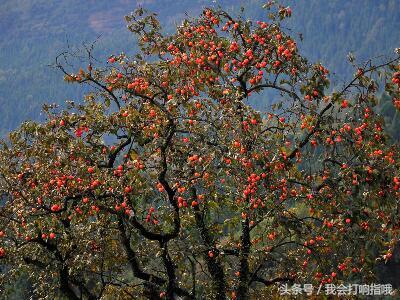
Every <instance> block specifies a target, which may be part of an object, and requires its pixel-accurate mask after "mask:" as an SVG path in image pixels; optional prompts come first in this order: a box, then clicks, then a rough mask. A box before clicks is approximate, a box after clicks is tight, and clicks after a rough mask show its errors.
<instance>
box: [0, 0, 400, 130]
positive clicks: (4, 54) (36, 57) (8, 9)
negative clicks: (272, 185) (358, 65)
mask: <svg viewBox="0 0 400 300" xmlns="http://www.w3.org/2000/svg"><path fill="white" fill-rule="evenodd" d="M262 2H263V1H261V0H250V1H243V0H216V1H214V0H213V1H210V0H196V1H187V0H174V1H171V0H162V1H148V0H141V1H133V0H114V1H94V0H88V1H80V0H68V1H50V0H35V1H25V0H3V1H1V3H0V8H1V10H0V11H1V18H0V27H1V28H2V30H1V32H0V37H1V38H0V49H1V50H0V90H1V91H2V93H1V94H0V106H1V111H0V135H1V137H5V136H6V134H7V132H8V131H10V130H13V129H15V128H17V127H18V125H19V124H20V123H21V122H22V121H24V120H27V119H30V120H35V121H39V120H43V117H42V115H40V110H41V107H42V104H43V103H53V102H55V103H58V104H63V102H64V100H65V99H82V97H83V94H84V91H83V90H82V89H80V88H79V87H78V86H74V85H69V86H65V85H64V84H63V82H62V77H61V76H60V74H59V73H58V72H56V71H55V70H53V69H52V68H50V67H49V65H50V64H52V63H53V62H54V57H55V56H56V55H57V54H58V52H59V51H63V50H65V49H69V50H70V49H71V47H76V46H79V45H81V44H82V43H83V42H85V43H91V42H93V41H94V40H97V38H98V37H99V38H98V40H97V43H96V48H95V49H96V53H95V54H96V57H98V58H103V57H104V56H105V55H107V54H108V53H114V52H118V51H121V50H122V49H123V50H124V51H125V52H126V53H127V54H130V55H131V54H133V53H134V52H135V51H136V49H137V47H136V44H135V43H133V41H132V39H131V38H130V37H129V35H128V33H127V31H126V30H124V28H125V24H124V21H123V16H124V14H126V12H129V11H132V10H134V9H135V7H137V6H138V5H143V6H144V7H146V8H148V9H149V10H151V11H154V12H157V13H158V18H159V20H160V21H161V22H162V24H163V25H164V26H165V27H164V28H165V30H167V31H173V30H174V26H175V23H177V22H178V23H179V22H180V20H181V19H183V18H184V17H185V14H186V13H187V14H189V15H192V16H195V15H197V14H198V13H200V11H201V9H202V7H203V6H204V5H211V4H212V5H221V6H222V7H224V8H226V9H228V10H229V11H233V12H234V11H238V10H239V7H240V6H242V5H243V6H245V7H246V11H245V12H246V16H247V17H249V18H251V19H257V20H258V19H260V20H261V19H263V18H264V15H263V11H262V10H260V9H259V7H260V6H261V4H262ZM285 5H290V6H293V11H294V13H293V17H292V18H291V19H290V20H289V22H287V23H286V27H288V28H292V30H293V34H297V33H299V32H300V33H303V37H304V39H303V41H302V42H299V44H298V46H299V48H300V49H301V50H302V53H304V54H305V55H306V56H307V58H309V59H311V61H316V60H320V61H321V63H322V64H323V65H324V66H326V67H328V69H332V70H334V72H335V77H334V78H335V80H334V81H333V82H332V86H333V87H334V86H336V85H338V84H341V83H342V80H344V79H346V80H347V79H349V78H350V77H351V76H352V72H353V70H352V68H351V66H349V65H348V64H347V63H346V61H345V58H346V56H347V54H348V52H350V51H352V52H354V53H355V55H356V57H358V58H359V59H360V61H363V60H366V59H368V58H370V57H376V56H378V55H382V54H388V53H387V52H386V51H387V50H389V49H390V52H391V51H392V50H391V49H392V48H394V47H399V45H398V41H399V40H400V31H399V30H394V29H395V28H399V26H400V14H399V12H400V2H399V1H396V0H387V1H375V0H365V1H364V2H362V3H361V2H360V1H346V0H331V1H329V2H328V3H327V2H326V1H320V0H308V1H285ZM165 7H168V9H165ZM366 20H367V21H366ZM390 54H391V53H390ZM273 99H274V98H271V97H263V98H260V101H257V102H255V104H257V109H258V110H261V109H264V108H265V107H266V106H267V105H269V104H270V101H271V100H273ZM262 100H264V101H262Z"/></svg>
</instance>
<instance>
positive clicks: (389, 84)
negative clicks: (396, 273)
mask: <svg viewBox="0 0 400 300" xmlns="http://www.w3.org/2000/svg"><path fill="white" fill-rule="evenodd" d="M265 9H266V10H267V13H268V18H266V21H257V22H253V21H249V20H244V19H243V18H242V17H241V16H238V17H236V16H232V15H230V14H228V13H227V12H226V11H224V10H222V9H212V8H207V9H205V10H204V13H203V14H202V15H201V16H199V17H198V18H195V19H188V20H184V21H183V23H182V25H180V26H178V27H177V29H176V32H175V33H173V34H170V35H165V34H163V32H162V30H161V28H160V25H159V23H158V21H157V19H156V16H155V15H153V14H149V13H147V12H145V11H144V10H143V9H139V10H137V11H136V12H135V13H133V14H131V15H129V16H127V17H126V20H127V23H128V28H129V29H130V30H131V31H132V32H133V33H135V34H137V35H138V37H139V45H140V49H141V51H140V54H137V55H136V56H134V57H128V56H127V55H125V54H123V53H122V54H119V55H113V56H111V57H110V58H109V59H108V63H107V66H103V67H101V66H100V67H96V66H95V60H93V58H92V56H91V52H90V51H88V54H89V55H88V66H87V67H85V68H84V69H80V70H79V71H78V70H75V71H74V70H69V69H68V68H67V66H68V65H67V64H65V63H64V61H63V58H65V55H64V56H60V57H58V58H57V61H56V66H57V67H58V68H59V69H60V70H61V71H62V72H64V74H65V79H66V80H67V81H68V82H71V83H76V84H82V85H83V84H88V85H89V86H91V87H93V89H92V92H90V93H88V94H87V96H86V97H85V99H84V101H82V102H78V103H75V102H68V103H67V107H66V108H65V109H59V108H57V107H54V106H46V107H45V108H44V111H45V113H46V115H47V121H45V122H43V123H37V122H26V123H24V124H22V126H21V127H20V128H19V129H17V130H15V131H13V132H11V133H10V136H9V139H8V140H7V141H4V142H2V145H1V149H0V171H1V176H2V178H1V187H2V191H3V193H4V195H5V196H6V199H5V200H4V203H5V204H4V205H3V206H2V207H1V221H0V222H1V223H0V226H1V227H0V230H1V231H0V247H1V248H0V256H1V262H2V264H3V265H5V266H6V269H7V273H6V274H3V277H2V282H3V283H5V282H10V281H12V280H13V278H15V276H17V275H18V274H19V273H20V272H25V273H27V274H29V276H30V278H31V281H32V282H33V284H34V287H35V292H36V293H37V295H38V296H39V297H41V298H51V299H54V297H67V298H69V299H100V298H102V299H111V298H112V299H132V298H135V299H136V298H151V299H158V298H167V299H175V298H177V297H181V298H183V299H228V298H230V299H249V298H255V297H268V295H270V296H271V295H274V294H276V293H277V286H278V285H279V284H280V283H284V282H291V283H313V284H316V285H319V284H324V283H347V282H357V283H368V282H373V280H374V266H375V265H376V262H377V261H378V260H382V261H386V260H389V259H391V256H392V253H393V248H394V247H395V245H396V244H397V243H398V238H399V236H398V233H399V225H400V224H399V214H398V212H399V203H398V199H399V188H400V176H399V166H400V163H399V151H398V150H399V149H398V146H397V145H396V144H393V143H392V141H391V140H390V138H389V137H388V136H387V135H386V134H385V131H384V123H383V119H382V118H381V117H380V116H379V115H377V113H376V112H375V109H374V106H375V105H376V102H377V93H378V91H379V89H378V88H379V87H378V81H377V78H378V77H379V78H381V81H380V82H382V83H383V84H382V86H384V85H385V84H386V85H385V88H386V89H387V91H388V92H389V93H390V95H391V96H392V97H393V102H394V105H395V106H397V108H399V103H398V102H399V101H400V100H399V99H400V97H399V85H400V79H399V77H400V75H399V74H400V73H399V71H400V65H399V56H398V55H397V56H396V57H395V58H393V59H388V60H387V61H384V62H378V63H376V62H375V61H372V60H371V61H368V62H367V63H366V64H365V65H363V66H360V67H359V68H358V69H357V71H356V73H355V75H354V78H353V79H352V80H351V81H350V82H349V83H348V84H345V85H344V86H342V87H337V88H335V89H334V90H333V92H332V91H331V89H329V71H328V70H327V69H326V68H325V67H324V66H322V65H321V64H319V63H317V64H310V63H308V61H307V60H306V59H305V58H304V57H303V56H302V55H301V54H300V53H299V50H298V48H297V45H296V42H295V40H294V39H293V38H292V37H291V36H290V35H288V34H287V33H286V32H285V31H284V30H283V29H282V28H281V22H282V20H283V19H285V18H286V17H289V16H290V15H291V10H290V8H287V7H281V6H275V5H273V4H272V3H268V4H266V5H265ZM378 75H379V76H378ZM265 92H267V94H266V93H265ZM272 95H273V97H274V99H271V102H272V103H273V105H271V108H270V109H269V110H268V111H266V112H259V111H256V110H255V109H253V108H252V107H251V105H249V101H250V100H251V99H253V98H254V99H256V100H255V101H258V100H257V99H260V97H268V96H270V97H272ZM393 109H395V108H393Z"/></svg>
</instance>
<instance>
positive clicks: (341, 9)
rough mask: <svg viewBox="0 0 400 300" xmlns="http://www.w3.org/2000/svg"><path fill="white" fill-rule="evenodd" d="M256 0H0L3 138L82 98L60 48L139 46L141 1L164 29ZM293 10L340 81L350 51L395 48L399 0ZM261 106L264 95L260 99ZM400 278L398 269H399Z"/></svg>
mask: <svg viewBox="0 0 400 300" xmlns="http://www.w3.org/2000/svg"><path fill="white" fill-rule="evenodd" d="M264 2H265V1H260V0H247V1H242V0H214V1H212V0H174V1H171V0H113V1H109V0H84V1H82V0H58V1H55V0H1V1H0V137H2V136H5V135H6V134H7V132H9V131H10V130H12V129H14V128H16V127H17V126H18V125H19V124H20V123H21V122H22V121H24V120H27V119H32V120H40V119H41V118H43V116H41V114H40V110H41V107H42V104H43V103H59V104H62V103H64V101H65V100H69V99H73V100H79V99H82V96H83V93H84V92H85V89H82V88H81V87H79V86H78V85H67V84H66V83H65V82H64V81H63V75H62V74H61V73H60V72H59V71H57V70H55V69H54V68H51V67H49V65H50V64H52V63H53V62H54V59H55V57H56V56H57V54H59V53H61V52H63V51H65V50H68V49H72V48H75V47H80V46H81V45H82V43H88V44H89V43H91V42H93V41H94V40H96V39H98V41H97V43H96V48H95V55H96V57H97V59H98V60H99V61H100V63H103V64H104V63H105V62H106V60H107V58H108V56H109V55H110V54H113V53H119V52H121V51H124V52H126V53H128V54H133V53H135V51H136V46H135V38H134V37H133V36H132V35H131V34H130V33H129V32H128V30H127V29H126V26H125V21H124V18H123V17H124V15H126V14H128V13H129V12H131V11H133V10H134V9H135V8H137V7H139V6H143V7H145V8H147V9H148V10H150V11H154V12H156V13H158V14H159V18H160V21H161V23H162V24H163V26H164V28H165V30H166V31H170V30H173V27H174V25H176V24H179V22H180V21H181V20H182V19H183V18H185V17H186V15H188V16H196V15H197V14H199V13H200V12H201V10H202V8H203V7H205V6H216V5H221V6H222V7H223V8H225V9H226V10H230V11H236V12H237V11H239V9H238V8H239V7H240V6H244V7H245V8H246V14H247V16H250V17H252V18H254V19H256V20H257V19H260V20H261V19H265V15H266V12H265V11H263V10H262V9H260V7H261V5H262V3H264ZM284 4H285V5H290V6H291V7H292V9H293V17H292V18H291V19H290V20H288V22H287V23H286V25H285V27H286V30H288V31H291V32H292V34H293V35H297V34H298V33H302V35H303V37H304V39H303V41H302V42H300V40H299V39H298V41H299V47H300V49H301V50H302V52H303V53H304V54H305V55H306V56H307V57H308V58H309V59H310V61H320V62H322V63H323V64H324V65H326V66H327V67H328V68H329V69H330V70H331V72H332V73H333V78H334V82H333V83H334V85H340V84H342V82H343V81H344V80H346V79H348V78H349V77H350V76H352V73H353V69H352V67H351V66H350V64H349V63H348V62H347V58H346V57H347V55H348V53H349V52H354V54H355V56H356V57H357V59H358V60H359V61H363V60H365V59H367V58H370V57H378V56H381V55H384V56H391V55H393V54H394V53H393V49H394V48H396V47H400V30H399V28H400V1H399V0H297V1H294V0H292V1H290V0H286V1H284ZM257 101H260V103H256V106H257V107H258V108H263V107H265V106H266V105H267V104H268V103H269V101H271V100H269V99H268V97H261V98H260V99H259V100H257ZM380 110H381V111H382V112H383V113H384V114H385V116H386V121H387V123H388V128H389V129H390V131H391V132H392V134H393V135H394V136H395V137H396V138H397V139H400V127H399V126H400V125H399V124H400V121H399V120H400V117H399V115H398V113H396V112H395V110H394V108H393V106H392V105H391V104H390V99H389V98H386V97H383V98H382V104H381V105H380ZM396 276H397V275H396ZM24 278H25V276H24V275H22V277H21V279H20V281H18V282H17V283H16V285H15V286H14V287H8V291H9V292H10V293H11V295H8V296H5V297H6V298H3V296H2V295H0V299H28V298H29V297H30V296H31V288H29V283H28V282H27V281H26V280H25V279H24Z"/></svg>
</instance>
